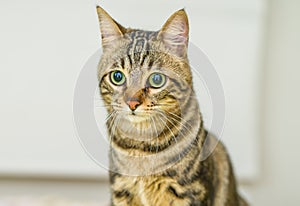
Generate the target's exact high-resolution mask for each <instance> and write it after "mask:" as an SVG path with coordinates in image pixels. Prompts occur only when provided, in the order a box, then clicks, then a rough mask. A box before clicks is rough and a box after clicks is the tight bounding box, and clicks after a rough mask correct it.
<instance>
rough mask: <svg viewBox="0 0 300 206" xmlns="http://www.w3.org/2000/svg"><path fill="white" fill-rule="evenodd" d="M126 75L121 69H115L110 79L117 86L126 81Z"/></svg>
mask: <svg viewBox="0 0 300 206" xmlns="http://www.w3.org/2000/svg"><path fill="white" fill-rule="evenodd" d="M125 80H126V78H125V75H124V74H123V72H121V71H113V72H112V73H110V81H111V82H112V83H113V84H114V85H117V86H121V85H123V84H124V83H125Z"/></svg>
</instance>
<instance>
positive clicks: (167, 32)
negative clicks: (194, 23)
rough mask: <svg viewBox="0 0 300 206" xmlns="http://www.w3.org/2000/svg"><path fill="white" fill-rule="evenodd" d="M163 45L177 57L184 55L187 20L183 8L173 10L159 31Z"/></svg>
mask: <svg viewBox="0 0 300 206" xmlns="http://www.w3.org/2000/svg"><path fill="white" fill-rule="evenodd" d="M158 38H160V39H161V40H162V41H163V43H164V44H165V46H166V47H167V48H168V49H170V51H171V52H173V53H174V54H175V55H177V56H179V57H186V54H187V47H188V42H189V22H188V17H187V14H186V12H185V10H184V9H181V10H179V11H177V12H175V13H174V14H173V15H172V16H171V17H170V18H169V19H168V20H167V22H166V23H165V24H164V25H163V27H162V29H161V30H160V31H159V34H158Z"/></svg>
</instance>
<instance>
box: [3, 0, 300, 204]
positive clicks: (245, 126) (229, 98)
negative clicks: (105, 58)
mask: <svg viewBox="0 0 300 206" xmlns="http://www.w3.org/2000/svg"><path fill="white" fill-rule="evenodd" d="M96 4H99V5H101V6H103V8H105V9H106V10H107V11H108V12H109V13H110V14H111V15H112V16H113V17H114V18H115V19H116V20H117V21H119V22H120V23H121V24H123V25H124V26H131V27H137V28H143V29H149V30H158V29H159V28H160V26H161V25H162V24H163V23H164V21H165V20H166V19H167V18H168V16H170V15H171V14H172V13H173V12H175V11H176V10H178V9H180V8H182V7H184V8H185V9H186V11H187V13H188V15H189V18H190V24H191V31H190V36H191V41H192V42H193V43H195V44H196V45H197V46H198V47H200V48H201V49H202V50H203V51H204V52H205V53H206V54H207V55H208V57H209V58H210V60H211V61H212V63H213V64H214V65H215V67H216V71H217V73H218V74H219V76H220V79H221V81H222V84H223V87H224V91H225V97H226V124H225V127H224V134H223V137H222V140H223V141H224V142H225V144H226V145H227V147H228V149H229V151H230V154H231V156H232V159H233V162H234V165H235V170H236V173H237V177H238V181H239V183H240V190H241V193H242V194H243V195H244V196H245V197H247V199H248V200H249V202H250V203H251V204H252V205H257V206H265V205H274V206H275V205H278V206H281V205H289V206H290V205H299V202H300V196H299V192H298V188H299V185H300V178H299V177H298V174H300V161H299V158H300V149H299V145H300V134H299V133H298V128H299V126H300V120H299V117H300V106H299V105H300V96H299V91H298V90H299V88H300V78H299V76H300V63H299V62H300V61H299V58H300V38H299V36H300V12H299V10H300V1H299V0H228V1H226V2H225V1H224V2H223V1H222V2H221V1H217V0H213V1H209V2H208V1H194V2H191V1H187V0H186V1H176V2H167V1H166V2H162V1H159V0H153V1H148V2H141V1H137V0H125V1H116V0H106V1H101V2H94V1H86V0H76V1H70V0H64V1H58V0H53V1H37V0H28V1H0V17H1V18H0V26H1V27H0V92H1V101H0V105H1V107H0V125H1V129H0V205H1V206H2V205H3V206H6V205H15V204H17V205H37V206H38V205H44V204H43V203H42V202H47V203H48V204H49V205H59V204H61V205H67V202H71V203H70V204H72V205H75V204H79V205H88V202H89V203H95V204H100V203H102V202H104V203H105V202H108V201H109V187H108V181H107V175H106V171H105V170H104V169H102V168H100V167H99V166H97V165H96V163H94V162H93V161H92V160H91V159H90V158H89V157H88V156H87V155H86V154H85V152H84V150H83V148H82V147H81V145H80V143H79V141H78V139H77V137H76V132H75V130H74V125H73V116H72V99H73V93H74V87H75V84H76V80H77V77H78V75H79V72H80V71H81V68H82V67H83V65H84V64H85V62H86V61H87V59H88V58H89V57H90V56H91V55H92V54H93V53H94V52H95V51H96V50H98V49H99V48H100V32H99V25H98V20H97V16H96V10H95V5H96ZM95 75H96V73H95ZM200 104H201V102H200ZM202 108H203V110H204V111H203V110H202V112H203V113H204V117H205V118H206V119H207V120H209V118H210V117H209V112H208V111H205V108H206V107H205V105H202ZM99 149H102V148H99ZM103 158H104V159H105V158H106V154H105V153H103ZM65 201H67V202H65ZM16 202H18V203H16ZM58 202H59V203H58Z"/></svg>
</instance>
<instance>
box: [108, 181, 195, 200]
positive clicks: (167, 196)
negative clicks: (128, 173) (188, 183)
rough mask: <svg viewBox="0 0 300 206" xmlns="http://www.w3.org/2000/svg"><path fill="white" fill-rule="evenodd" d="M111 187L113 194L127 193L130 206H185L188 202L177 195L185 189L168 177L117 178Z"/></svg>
mask: <svg viewBox="0 0 300 206" xmlns="http://www.w3.org/2000/svg"><path fill="white" fill-rule="evenodd" d="M112 187H113V191H114V192H121V191H123V192H124V193H127V194H128V199H130V201H131V204H130V205H132V206H135V205H144V206H153V205H155V206H165V205H173V206H177V205H178V206H179V205H180V206H185V205H189V202H190V201H189V198H185V197H180V196H179V195H178V194H183V193H184V192H185V188H184V187H182V186H180V185H179V184H178V183H177V182H176V180H174V179H172V178H169V177H119V178H118V179H116V181H115V183H114V184H113V185H112Z"/></svg>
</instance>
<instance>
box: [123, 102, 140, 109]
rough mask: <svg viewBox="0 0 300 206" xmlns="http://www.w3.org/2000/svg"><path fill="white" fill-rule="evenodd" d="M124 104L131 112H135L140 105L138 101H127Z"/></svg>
mask: <svg viewBox="0 0 300 206" xmlns="http://www.w3.org/2000/svg"><path fill="white" fill-rule="evenodd" d="M126 103H127V104H128V106H129V108H130V109H131V110H132V111H134V110H136V108H137V107H138V106H139V105H140V104H141V103H140V102H139V101H136V100H129V101H127V102H126Z"/></svg>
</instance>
